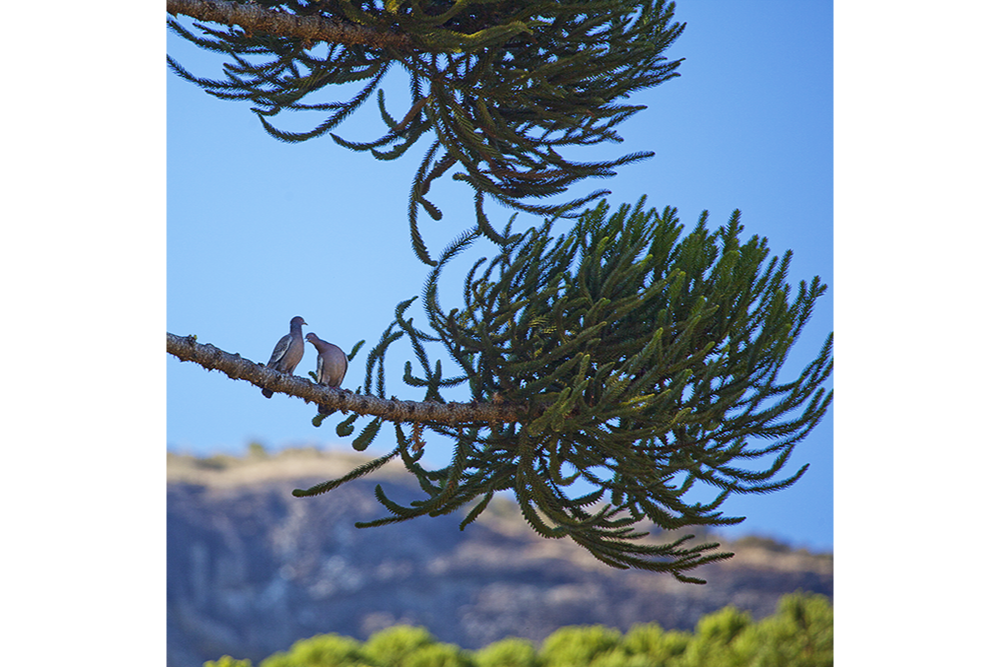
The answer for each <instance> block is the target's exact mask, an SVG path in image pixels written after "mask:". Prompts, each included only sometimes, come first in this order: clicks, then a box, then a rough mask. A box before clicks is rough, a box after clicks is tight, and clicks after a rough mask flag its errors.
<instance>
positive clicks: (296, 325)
mask: <svg viewBox="0 0 1000 667" xmlns="http://www.w3.org/2000/svg"><path fill="white" fill-rule="evenodd" d="M303 324H306V321H305V320H304V319H302V318H301V317H299V316H297V315H296V316H295V317H293V318H292V324H291V330H290V331H289V332H288V333H287V334H285V335H284V336H282V337H281V340H279V341H278V344H277V345H275V346H274V352H272V353H271V359H270V360H269V361H268V362H267V367H268V368H273V369H274V370H276V371H278V372H279V373H291V372H292V371H294V370H295V367H296V366H298V365H299V362H300V361H302V353H303V352H304V351H305V345H304V344H303V343H302V325H303ZM260 393H262V394H264V396H266V397H267V398H271V396H272V395H273V394H274V392H273V391H271V390H270V389H261V390H260Z"/></svg>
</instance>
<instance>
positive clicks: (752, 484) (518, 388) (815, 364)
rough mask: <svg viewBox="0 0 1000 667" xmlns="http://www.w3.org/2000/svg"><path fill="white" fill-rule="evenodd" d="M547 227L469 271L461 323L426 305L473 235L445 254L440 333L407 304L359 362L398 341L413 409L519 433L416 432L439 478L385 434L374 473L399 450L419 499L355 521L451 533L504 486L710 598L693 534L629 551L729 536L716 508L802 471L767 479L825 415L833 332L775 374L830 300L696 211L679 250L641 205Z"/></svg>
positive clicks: (375, 360) (669, 220)
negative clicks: (670, 535) (455, 410)
mask: <svg viewBox="0 0 1000 667" xmlns="http://www.w3.org/2000/svg"><path fill="white" fill-rule="evenodd" d="M552 225H553V221H551V220H550V221H549V222H548V223H546V224H545V225H543V226H541V227H540V228H538V229H532V230H530V231H529V232H527V233H525V234H521V235H516V236H513V237H512V241H511V242H510V243H508V244H506V245H504V246H503V250H502V252H501V253H500V254H498V255H497V256H496V257H495V258H493V259H492V260H490V261H487V259H486V258H482V259H480V260H479V261H478V262H476V264H475V266H474V267H473V268H472V270H471V271H470V272H469V274H468V276H467V278H466V280H465V283H464V284H465V289H464V299H465V303H464V305H463V306H462V307H461V308H448V307H443V306H442V305H441V304H440V303H439V281H440V279H441V276H442V271H443V270H444V268H445V267H446V266H448V262H449V261H451V260H452V259H453V258H454V257H455V256H457V255H458V254H459V252H460V251H461V250H462V249H464V248H465V247H467V246H468V245H469V243H470V242H471V241H472V239H473V238H474V237H475V236H476V233H470V234H467V235H464V236H462V237H460V238H459V239H458V240H457V241H455V242H454V243H453V244H452V245H451V246H450V247H449V248H447V249H446V250H445V252H444V253H443V254H442V257H441V260H440V262H439V264H438V266H437V267H435V268H434V269H433V270H432V271H431V272H430V275H429V278H428V281H427V284H426V286H425V291H424V298H423V301H424V308H425V311H426V314H427V318H428V322H429V324H430V327H431V329H433V333H426V332H422V331H419V330H418V329H416V328H415V327H414V325H413V322H412V320H411V319H404V314H405V309H406V307H407V306H409V305H410V303H411V302H412V300H411V301H407V302H404V303H403V304H400V307H399V308H397V310H396V321H395V322H394V323H393V324H392V325H391V326H390V327H389V328H388V329H387V330H386V332H385V334H384V335H383V341H388V342H387V343H386V344H385V345H381V344H380V345H379V346H378V347H377V348H376V349H375V350H374V351H373V352H372V354H371V355H370V356H369V360H368V378H367V379H366V387H367V386H370V382H371V379H372V374H373V371H374V369H376V368H378V369H381V366H382V363H383V361H384V355H385V352H386V350H387V349H388V347H389V345H390V344H391V342H392V341H394V340H397V339H398V338H399V337H400V336H403V335H405V336H406V337H407V338H408V339H409V340H410V342H411V344H412V346H413V349H414V350H415V351H416V356H417V357H418V365H417V368H418V371H419V372H418V373H417V375H416V376H414V371H413V368H412V366H411V365H408V366H407V371H406V375H407V381H408V382H409V383H410V384H412V385H414V386H421V387H424V388H425V391H426V399H425V400H428V401H441V400H442V399H441V389H442V388H444V387H446V386H454V385H461V386H463V387H467V388H468V390H469V392H470V396H469V398H470V399H471V400H472V401H473V402H474V403H480V404H488V403H491V402H502V403H505V404H512V405H516V406H521V407H522V408H523V414H524V418H523V419H522V420H521V421H519V422H516V423H492V424H487V423H482V424H468V425H465V426H462V427H450V426H445V425H441V424H434V423H428V424H424V425H423V426H424V427H425V428H426V429H428V430H430V431H432V432H435V433H438V434H440V435H443V436H446V438H447V440H448V441H449V442H452V443H454V454H453V459H452V461H451V464H450V465H448V466H447V467H445V468H442V469H439V470H428V469H425V468H424V467H423V466H422V465H421V464H420V458H421V453H422V446H423V445H422V441H418V440H417V439H416V437H415V436H414V435H410V434H407V433H406V432H404V430H403V429H402V428H400V427H399V426H397V427H396V438H397V447H396V450H395V451H394V452H393V453H392V454H390V455H389V457H384V458H383V459H380V461H381V462H385V461H388V459H389V458H391V457H392V456H393V455H395V454H398V455H399V456H400V457H401V458H402V460H403V463H404V464H405V465H406V467H407V469H408V470H409V471H410V472H412V473H413V474H414V475H415V476H416V477H417V479H418V480H419V482H420V486H421V488H422V489H423V490H424V492H425V493H426V495H427V498H426V499H425V500H418V501H414V502H412V503H411V504H410V506H403V505H400V504H397V503H395V502H392V501H391V500H389V499H388V498H387V497H386V496H385V495H384V493H383V492H382V491H381V489H378V490H377V496H378V499H379V501H380V502H382V503H383V505H385V507H386V508H387V509H388V510H389V512H390V516H389V517H387V518H385V519H382V520H379V521H377V522H372V523H370V524H364V525H381V524H384V523H389V522H393V521H402V520H406V519H411V518H414V517H417V516H421V515H431V516H437V515H441V514H446V513H449V512H452V511H455V510H457V509H459V508H461V507H463V506H465V507H466V508H467V510H468V514H467V516H466V520H465V522H464V523H463V527H464V525H466V524H467V523H468V522H469V521H471V520H473V519H474V518H475V517H476V516H477V515H478V514H479V513H480V512H481V511H482V510H483V509H484V508H485V506H486V504H487V503H488V502H489V500H490V499H491V498H492V497H493V495H494V494H495V493H497V492H498V491H502V490H507V489H509V490H513V491H514V493H515V495H516V498H517V502H518V503H519V505H520V509H521V512H522V514H523V515H524V518H525V519H526V520H527V521H528V523H529V524H530V525H531V526H532V527H533V528H534V529H535V530H536V531H537V532H538V533H540V534H542V535H544V536H546V537H567V536H568V537H570V538H571V539H573V540H574V541H576V542H577V543H579V544H580V545H582V546H583V547H585V548H586V549H588V550H589V551H590V552H591V553H592V554H593V555H594V556H595V557H596V558H598V559H600V560H602V561H604V562H605V563H608V564H610V565H613V566H615V567H621V568H627V567H639V568H643V569H650V570H656V571H665V572H671V573H672V574H674V576H676V577H677V578H679V579H681V580H683V581H692V582H699V583H703V582H701V580H699V579H695V578H692V577H689V576H686V575H684V574H683V573H684V572H686V571H688V570H690V569H692V568H694V567H696V566H698V565H701V564H704V563H707V562H710V561H712V560H717V559H720V558H726V557H729V556H730V555H731V554H712V555H706V553H705V552H706V551H708V550H710V549H714V548H715V547H716V546H718V545H715V544H711V545H700V546H696V547H687V548H684V547H683V546H682V545H683V544H684V542H686V541H687V540H688V539H690V537H691V536H688V537H685V538H683V539H680V540H677V541H674V542H671V543H664V542H663V540H659V541H657V538H651V539H650V540H647V542H646V543H643V544H639V543H638V540H640V539H641V538H643V537H646V536H647V535H648V534H649V533H648V532H647V530H648V527H649V526H650V524H655V525H656V526H658V527H660V528H662V529H663V530H665V531H666V530H677V529H680V528H683V527H686V526H713V525H724V524H733V523H738V522H740V521H742V518H731V517H724V516H723V515H722V511H721V509H720V507H721V505H722V503H723V501H725V499H726V498H727V496H728V495H729V494H731V493H764V492H769V491H774V490H777V489H781V488H784V487H786V486H788V485H790V484H792V483H793V482H795V481H796V480H797V479H799V477H800V476H801V475H802V474H803V473H804V472H805V470H806V467H805V466H804V467H803V468H801V469H800V470H798V471H795V472H793V473H791V474H789V475H788V476H785V477H782V478H778V479H775V477H776V476H777V475H778V473H779V472H780V471H781V470H782V468H783V466H784V465H785V463H786V461H787V460H788V457H789V456H790V455H791V453H792V450H793V447H794V446H795V445H796V444H797V443H798V442H800V441H801V440H802V439H803V438H804V437H805V436H806V435H807V434H808V433H809V432H810V431H811V430H812V428H813V427H814V426H815V425H816V423H817V422H818V421H819V419H820V418H821V417H822V416H823V414H824V413H825V411H826V409H827V407H828V405H829V403H830V400H831V394H830V393H829V392H827V391H826V389H825V388H824V387H823V386H822V385H823V383H824V382H825V380H826V379H827V378H828V376H829V374H830V372H831V369H832V363H833V362H832V359H831V356H830V354H831V348H832V336H831V337H830V338H828V339H827V341H826V344H825V345H824V346H823V348H822V349H821V350H820V351H819V353H818V355H817V357H816V358H815V359H814V360H813V361H812V362H811V363H810V364H808V365H807V366H806V368H805V369H804V370H803V371H802V372H801V374H799V375H798V376H797V377H793V378H792V379H788V380H786V379H782V378H779V371H780V370H781V368H782V365H783V363H784V361H785V358H786V356H787V354H788V351H789V348H790V347H791V345H792V343H793V342H794V341H795V340H796V338H797V337H798V335H799V333H800V332H801V330H802V327H803V326H804V325H805V324H806V321H807V320H808V319H809V315H810V313H811V311H812V308H813V305H814V303H815V301H816V300H817V299H818V298H819V297H820V296H821V295H822V294H823V292H824V291H825V286H824V285H822V284H821V283H820V281H819V279H818V278H815V279H814V280H813V281H812V282H811V283H808V284H807V283H805V282H802V283H800V285H799V288H798V291H797V293H796V294H795V295H794V298H793V297H792V290H791V288H790V287H789V286H788V285H787V284H786V282H785V280H786V276H787V273H788V268H789V262H790V260H791V253H790V252H789V253H786V254H785V255H784V256H782V257H781V258H778V257H772V258H770V259H769V250H768V248H767V243H766V239H761V238H759V237H757V236H753V237H751V238H750V239H749V240H747V241H745V242H741V241H740V239H739V234H740V233H741V232H742V226H741V225H740V223H739V212H738V211H737V212H735V213H734V214H733V216H732V218H731V219H730V221H729V223H728V224H727V225H725V226H724V227H721V228H719V229H717V230H715V231H709V229H708V227H707V213H705V214H703V215H702V216H701V219H700V220H699V222H698V225H697V226H696V227H695V229H694V230H692V231H691V233H690V234H688V235H687V236H683V237H682V234H681V232H682V227H681V225H680V223H679V222H678V220H677V218H676V211H675V210H674V209H671V208H665V209H664V210H663V211H662V212H658V211H656V210H655V209H650V210H644V209H643V202H642V201H640V202H639V204H638V205H637V206H635V207H633V208H630V207H627V206H623V207H621V208H620V209H619V210H618V211H617V212H615V213H613V214H611V213H610V212H609V209H608V207H607V205H606V204H604V203H603V202H602V203H601V204H600V205H599V206H598V207H597V208H596V209H594V210H591V211H589V212H587V213H585V214H584V215H583V216H582V217H581V218H580V219H579V220H578V222H577V223H576V224H575V226H574V227H573V228H572V229H571V230H570V231H569V232H568V233H566V234H564V235H562V236H559V237H557V238H553V237H552V236H551V230H552ZM429 343H437V344H439V345H440V346H441V348H443V350H444V351H446V352H447V356H448V357H449V358H450V361H451V362H453V363H454V365H456V366H457V367H458V369H459V371H458V373H457V375H456V376H455V377H452V378H443V377H442V372H441V364H440V362H439V361H438V362H435V363H433V364H432V362H431V361H430V359H431V357H430V356H429V354H428V353H427V351H426V350H425V345H426V344H429ZM379 372H381V371H379ZM420 373H422V375H421V374H420ZM379 379H380V382H379V389H380V391H383V390H382V388H381V376H380V378H379ZM380 395H384V394H380ZM378 423H379V422H378V420H374V421H372V422H371V423H370V424H369V426H368V427H366V430H367V429H368V428H372V429H374V428H375V426H374V425H375V424H378ZM761 441H762V442H761ZM758 443H760V444H758ZM759 460H763V463H762V464H759V465H757V466H756V467H754V466H752V465H751V466H747V464H746V463H743V462H755V461H759ZM745 466H746V467H745ZM368 469H369V470H371V469H374V466H372V465H369V467H368ZM356 476H357V475H356V474H355V473H352V474H351V475H350V476H349V477H351V478H353V477H356ZM346 479H347V478H344V479H342V480H335V481H333V482H329V483H327V484H325V485H320V486H318V487H315V488H314V489H312V490H309V491H306V492H296V493H297V495H314V494H315V493H320V492H323V491H326V490H329V488H332V487H331V485H337V484H339V483H342V482H343V481H345V480H346ZM576 482H582V483H583V485H582V486H583V487H584V488H583V489H582V490H581V488H580V487H581V485H580V484H575V483H576ZM699 483H700V484H699ZM696 486H701V487H707V488H713V489H714V493H715V494H716V495H715V498H714V499H713V500H711V501H709V502H704V503H703V502H691V501H688V500H685V499H684V496H685V494H687V493H688V492H689V491H691V490H692V489H693V488H696ZM470 503H474V504H472V505H469V504H470Z"/></svg>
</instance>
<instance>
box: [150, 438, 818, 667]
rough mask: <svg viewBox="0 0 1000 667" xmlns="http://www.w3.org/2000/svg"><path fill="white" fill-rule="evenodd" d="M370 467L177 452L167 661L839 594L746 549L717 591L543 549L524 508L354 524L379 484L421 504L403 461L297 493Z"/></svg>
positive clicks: (806, 562)
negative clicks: (407, 628) (422, 631)
mask: <svg viewBox="0 0 1000 667" xmlns="http://www.w3.org/2000/svg"><path fill="white" fill-rule="evenodd" d="M363 460H364V459H362V458H359V457H355V456H350V455H346V454H330V453H321V452H319V451H317V450H290V451H285V452H282V453H281V454H279V455H276V456H271V457H268V456H265V455H263V454H261V453H258V455H256V456H253V455H250V456H247V457H246V458H243V459H233V458H227V457H214V458H211V459H195V458H192V457H186V456H176V455H169V458H168V465H167V471H168V485H167V531H168V535H167V537H168V546H167V549H168V553H167V604H168V627H167V644H168V665H169V667H200V665H201V664H202V663H203V662H204V661H205V660H208V659H215V658H218V657H219V656H221V655H223V654H230V655H233V656H234V657H238V658H251V659H253V660H254V661H255V662H256V661H259V660H260V659H261V658H263V657H265V656H267V655H269V654H271V653H273V652H275V651H278V650H284V649H287V648H288V647H289V646H290V645H291V644H292V643H293V642H294V641H295V640H297V639H300V638H303V637H310V636H312V635H315V634H320V633H326V632H336V633H338V634H342V635H349V636H352V637H357V638H359V639H365V638H367V637H368V635H370V634H371V633H372V632H374V631H376V630H380V629H382V628H385V627H387V626H390V625H394V624H398V623H406V624H410V625H420V626H424V627H426V628H427V629H428V630H430V632H431V633H433V634H434V635H435V636H436V637H437V638H438V639H439V640H441V641H443V642H451V643H455V644H458V645H460V646H462V647H464V648H470V649H474V648H479V647H481V646H484V645H486V644H488V643H490V642H493V641H496V640H498V639H502V638H504V637H506V636H511V635H513V636H518V637H526V638H528V639H532V640H540V639H542V638H544V637H545V636H547V635H548V634H550V633H551V632H552V631H553V630H555V629H556V628H558V627H560V626H563V625H577V624H593V623H600V624H603V625H608V626H614V627H618V628H621V629H623V630H625V629H627V628H628V627H629V626H631V625H632V624H634V623H643V622H649V621H656V622H658V623H659V624H660V625H662V626H663V627H664V628H668V629H669V628H678V629H682V630H691V629H693V627H694V624H695V623H696V622H697V620H698V618H699V617H701V616H702V615H704V614H706V613H709V612H712V611H715V610H717V609H719V608H721V607H724V606H726V605H727V604H733V605H736V606H737V607H740V608H742V609H746V610H749V611H751V612H752V613H753V614H754V616H755V617H757V618H761V617H763V616H766V615H769V614H771V613H773V612H774V610H775V607H776V603H777V600H778V598H779V597H780V596H781V595H783V594H785V593H790V592H793V591H795V590H798V589H801V590H805V591H813V592H818V593H822V594H824V595H827V596H830V597H832V593H833V562H832V558H831V557H830V556H829V555H825V556H824V555H814V554H809V553H806V552H801V551H798V552H793V551H791V550H789V549H788V548H786V547H783V546H782V545H778V544H775V543H773V542H770V541H767V540H757V539H744V540H741V541H739V542H736V543H734V544H724V545H723V547H724V548H725V549H726V550H727V551H734V552H736V556H735V557H734V558H732V559H729V560H727V561H723V562H721V563H717V564H712V565H708V566H705V567H703V568H699V569H698V570H697V571H696V572H695V575H696V576H699V577H701V578H702V579H707V580H708V584H706V585H703V586H699V585H694V584H684V583H680V582H678V581H677V580H675V579H674V578H673V577H672V576H670V575H663V574H655V573H649V572H641V571H634V570H627V571H620V570H615V569H613V568H610V567H608V566H606V565H603V564H601V563H599V562H598V561H596V560H595V559H594V558H593V557H591V556H590V555H589V554H588V553H587V552H585V551H584V550H582V549H581V548H579V547H577V546H575V545H574V544H573V543H572V542H570V541H568V540H545V539H542V538H541V537H539V536H537V535H536V534H535V533H534V532H533V531H532V530H531V529H530V528H528V527H527V526H526V524H525V523H524V522H523V520H522V519H521V518H520V515H519V514H518V512H517V510H516V507H515V506H514V505H513V503H503V502H494V503H493V504H491V507H490V510H488V511H487V512H486V513H484V515H483V516H482V517H481V518H480V519H479V520H477V521H476V522H475V523H474V524H472V525H471V526H469V527H468V528H467V529H466V530H465V531H459V530H458V524H459V522H460V521H461V519H462V516H461V515H455V516H445V517H439V518H436V519H430V518H421V519H418V520H415V521H410V522H404V523H400V524H395V525H389V526H383V527H379V528H368V529H363V530H359V529H357V528H355V527H354V522H355V521H364V520H371V519H375V518H380V517H383V516H385V510H384V508H382V506H381V505H380V504H379V503H378V502H377V501H376V500H375V498H374V495H373V487H374V485H375V484H376V483H380V484H382V486H383V488H384V489H385V491H386V492H387V494H388V496H389V497H390V498H392V499H393V500H395V501H397V502H405V501H408V500H409V499H415V498H418V497H420V494H419V492H418V491H416V490H414V488H413V486H412V484H411V483H410V482H409V478H408V477H407V475H406V473H405V471H403V470H402V468H401V466H396V467H391V466H386V467H385V468H383V469H382V470H380V471H379V472H378V473H377V474H375V475H371V476H368V477H363V478H361V479H359V480H355V481H353V482H351V483H348V484H347V485H345V486H343V487H341V488H339V489H336V490H335V491H333V492H331V493H328V494H325V495H322V496H319V497H316V498H294V497H293V496H292V495H291V490H292V489H294V488H305V487H307V486H310V485H312V484H314V483H316V482H318V481H323V480H326V479H332V478H334V477H337V476H339V475H342V474H344V473H345V472H347V471H348V470H350V469H352V468H353V467H354V466H355V465H356V464H357V463H358V462H361V461H363Z"/></svg>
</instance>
